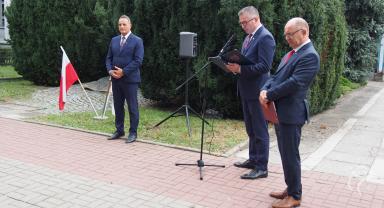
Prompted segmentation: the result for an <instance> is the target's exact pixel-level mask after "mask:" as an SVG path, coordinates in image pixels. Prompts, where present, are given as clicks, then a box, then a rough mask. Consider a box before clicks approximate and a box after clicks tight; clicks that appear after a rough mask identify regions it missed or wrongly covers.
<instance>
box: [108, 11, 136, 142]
mask: <svg viewBox="0 0 384 208" xmlns="http://www.w3.org/2000/svg"><path fill="white" fill-rule="evenodd" d="M118 26H119V31H120V33H121V35H118V36H115V37H113V38H112V40H111V43H110V44H109V49H108V54H107V58H106V64H105V65H106V67H107V70H108V73H109V75H111V77H112V92H113V104H114V107H115V113H116V117H115V126H116V131H115V133H113V135H112V136H111V137H110V138H109V139H110V140H113V139H118V138H120V137H121V136H124V134H125V132H124V116H125V113H124V102H125V101H126V102H127V104H128V111H129V121H130V128H129V134H128V137H127V140H126V143H130V142H134V141H135V140H136V138H137V126H138V124H139V106H138V101H137V90H138V87H139V83H140V81H141V78H140V66H141V64H142V62H143V57H144V46H143V41H142V39H141V38H139V37H138V36H136V35H134V34H133V33H132V32H131V27H132V24H131V20H130V18H129V17H128V16H126V15H122V16H121V17H120V18H119V21H118Z"/></svg>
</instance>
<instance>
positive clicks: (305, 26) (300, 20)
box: [287, 17, 309, 32]
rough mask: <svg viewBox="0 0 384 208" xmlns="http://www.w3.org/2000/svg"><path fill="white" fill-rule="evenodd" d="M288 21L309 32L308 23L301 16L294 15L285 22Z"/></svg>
mask: <svg viewBox="0 0 384 208" xmlns="http://www.w3.org/2000/svg"><path fill="white" fill-rule="evenodd" d="M288 23H289V24H292V25H294V26H295V27H297V28H300V29H305V30H307V31H308V32H309V25H308V23H307V21H305V19H303V18H301V17H294V18H292V19H290V20H289V21H288V22H287V24H288Z"/></svg>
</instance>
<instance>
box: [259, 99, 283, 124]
mask: <svg viewBox="0 0 384 208" xmlns="http://www.w3.org/2000/svg"><path fill="white" fill-rule="evenodd" d="M261 108H262V109H263V113H264V118H265V120H267V121H269V122H271V123H274V124H278V123H279V119H278V118H277V112H276V107H275V103H274V102H268V103H267V106H265V105H261Z"/></svg>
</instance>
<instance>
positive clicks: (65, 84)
mask: <svg viewBox="0 0 384 208" xmlns="http://www.w3.org/2000/svg"><path fill="white" fill-rule="evenodd" d="M60 48H61V50H62V51H63V61H62V65H61V79H60V95H59V109H60V110H63V109H64V104H65V103H66V102H67V92H68V89H69V88H70V87H71V86H72V85H73V83H75V82H76V81H78V80H79V77H78V76H77V73H76V71H75V69H74V68H73V65H72V64H71V62H70V61H69V58H68V56H67V54H66V53H65V51H64V49H63V47H61V46H60Z"/></svg>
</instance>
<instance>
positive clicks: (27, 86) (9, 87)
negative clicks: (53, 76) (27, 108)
mask: <svg viewBox="0 0 384 208" xmlns="http://www.w3.org/2000/svg"><path fill="white" fill-rule="evenodd" d="M1 78H11V79H1ZM12 78H15V79H12ZM18 78H20V75H19V74H17V72H16V71H15V70H14V69H13V67H12V66H0V101H10V100H16V99H27V98H29V97H30V96H31V95H32V93H33V92H34V91H35V90H36V88H38V87H37V86H35V85H33V83H32V82H30V81H26V80H23V79H18Z"/></svg>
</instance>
